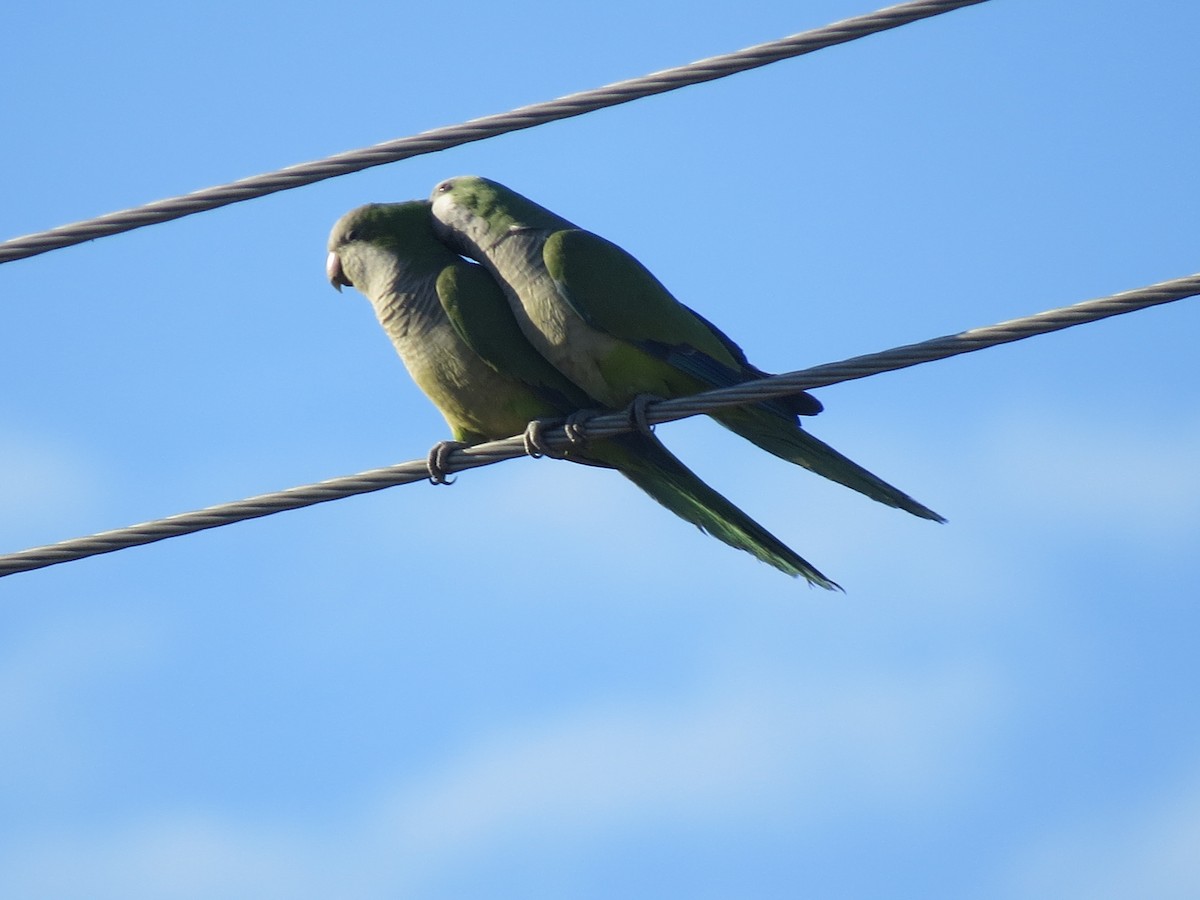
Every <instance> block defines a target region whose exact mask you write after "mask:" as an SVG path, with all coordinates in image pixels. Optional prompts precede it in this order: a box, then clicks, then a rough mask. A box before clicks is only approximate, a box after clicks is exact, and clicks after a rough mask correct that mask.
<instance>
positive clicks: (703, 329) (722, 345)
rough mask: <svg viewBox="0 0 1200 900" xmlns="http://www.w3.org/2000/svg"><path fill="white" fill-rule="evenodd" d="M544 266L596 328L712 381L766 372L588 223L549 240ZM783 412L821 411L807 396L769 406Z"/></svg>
mask: <svg viewBox="0 0 1200 900" xmlns="http://www.w3.org/2000/svg"><path fill="white" fill-rule="evenodd" d="M542 254H543V259H544V261H545V263H546V270H547V271H548V272H549V273H550V277H551V278H553V279H554V281H555V283H556V286H557V287H558V292H559V295H560V296H561V297H562V299H563V301H564V302H566V303H567V304H568V305H569V306H570V307H571V308H572V309H573V310H575V312H576V313H578V314H579V315H580V316H581V317H582V318H583V319H584V321H586V322H588V324H590V325H591V326H592V327H593V328H596V329H599V330H600V331H603V332H606V333H607V334H609V335H611V336H612V337H615V338H620V339H621V340H624V341H628V342H629V343H631V344H634V345H635V346H637V347H639V348H641V349H642V350H644V351H646V352H647V353H649V354H651V355H652V356H654V357H656V358H658V359H661V360H663V361H664V362H666V363H668V364H670V365H671V366H673V367H674V368H676V369H677V370H679V371H680V372H683V373H685V374H687V375H690V376H692V377H693V378H696V379H698V380H699V381H700V382H702V383H703V384H704V385H707V386H709V387H714V388H715V387H727V386H729V385H732V384H740V383H742V382H744V381H749V380H753V379H758V378H763V377H765V376H766V374H767V373H765V372H763V371H762V370H761V369H758V368H756V367H755V366H753V365H751V364H750V362H749V360H747V359H746V354H745V353H744V352H743V351H742V348H741V347H739V346H738V345H737V344H735V343H734V342H733V341H732V340H731V339H730V338H729V336H728V335H726V334H725V333H724V332H723V331H721V329H719V328H717V327H716V326H715V325H713V324H712V323H711V322H709V321H708V320H707V319H705V318H704V317H703V316H701V315H700V314H699V313H697V312H695V311H694V310H692V309H689V308H688V307H687V306H685V305H684V304H682V303H680V302H679V301H678V300H676V299H675V298H674V297H673V296H672V295H671V292H670V291H668V290H667V289H666V288H665V287H664V286H663V284H662V282H660V281H659V280H658V279H657V278H655V277H654V274H653V273H652V272H650V270H649V269H647V268H646V267H645V266H643V265H642V264H641V263H640V262H638V261H637V259H635V258H634V257H633V256H631V255H630V254H629V253H628V252H627V251H625V250H623V249H622V248H621V247H618V246H617V245H616V244H614V243H612V242H611V241H607V240H605V239H604V238H602V237H600V236H599V235H595V234H592V233H591V232H590V231H583V230H582V229H571V230H564V231H558V232H555V233H554V234H552V235H550V237H549V238H547V239H546V242H545V245H544V248H543V251H542ZM764 405H771V406H775V407H777V408H778V410H777V411H778V412H780V413H782V414H784V415H796V414H800V415H816V414H817V413H818V412H820V411H821V403H820V401H818V400H817V399H816V398H815V397H812V396H810V395H808V394H798V395H796V396H795V397H789V398H785V399H783V400H779V401H774V402H772V403H770V404H764Z"/></svg>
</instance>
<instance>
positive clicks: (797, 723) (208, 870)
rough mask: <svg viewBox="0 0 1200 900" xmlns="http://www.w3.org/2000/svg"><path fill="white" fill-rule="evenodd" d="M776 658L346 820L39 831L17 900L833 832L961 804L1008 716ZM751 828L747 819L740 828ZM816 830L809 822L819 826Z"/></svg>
mask: <svg viewBox="0 0 1200 900" xmlns="http://www.w3.org/2000/svg"><path fill="white" fill-rule="evenodd" d="M779 674H780V673H778V672H775V673H772V672H769V671H761V672H756V673H750V674H742V675H740V676H733V677H731V678H728V679H724V680H721V679H719V680H718V685H717V686H715V687H714V688H712V689H706V690H701V691H699V692H695V693H692V694H691V695H689V696H683V697H658V698H655V699H653V700H650V699H646V698H638V699H609V700H607V701H603V702H599V703H597V704H595V705H593V706H590V707H588V708H583V709H574V710H572V711H570V712H569V713H567V714H566V715H563V716H561V717H559V718H551V719H547V720H543V721H540V722H533V723H530V724H528V725H527V726H526V727H523V728H519V729H518V728H509V729H507V730H503V731H498V732H495V733H492V734H490V735H485V736H483V737H482V738H481V739H480V740H478V741H477V742H475V743H474V744H472V745H470V746H467V747H464V748H463V749H462V750H461V752H459V753H458V754H456V755H451V756H449V757H446V758H445V759H444V760H442V761H440V762H439V763H437V764H435V765H434V766H433V767H431V768H430V769H428V770H427V771H425V772H418V773H413V772H405V773H396V774H395V775H394V776H393V778H392V780H391V785H392V786H391V787H390V788H385V787H382V786H381V788H380V789H379V790H378V791H377V792H376V794H375V796H374V799H373V800H371V801H368V802H367V803H366V804H365V805H364V806H363V807H362V808H360V809H359V810H358V811H357V812H355V813H353V814H351V815H350V816H349V817H347V818H346V819H345V820H343V821H341V822H338V823H335V824H333V825H331V823H328V822H326V823H323V824H322V825H321V826H319V827H314V826H313V825H312V823H307V824H296V825H291V824H289V823H286V822H279V821H274V822H262V821H245V820H238V819H236V818H229V817H221V816H210V815H203V814H197V813H195V812H194V811H188V810H159V811H150V812H148V813H147V814H146V815H145V816H144V817H142V818H140V819H139V820H137V821H131V822H127V823H126V824H125V825H123V826H121V825H118V826H117V827H111V826H110V827H106V828H105V829H104V830H103V831H99V832H95V833H90V832H85V831H76V832H74V833H72V834H68V835H58V834H53V835H40V836H31V837H29V838H28V839H26V840H24V841H21V842H20V843H19V845H14V846H10V847H9V848H8V849H7V851H6V852H5V853H4V854H3V855H2V856H0V888H3V889H4V892H5V893H6V894H7V895H9V896H31V895H32V894H31V893H30V892H31V891H33V890H34V889H35V888H36V892H37V895H38V896H41V897H47V898H57V897H62V898H67V897H76V896H84V895H86V896H89V897H93V898H101V900H103V898H107V897H121V898H124V900H137V898H142V897H146V898H150V897H154V898H181V900H182V898H192V897H197V898H199V897H211V896H221V897H225V898H239V897H261V896H272V897H309V896H331V895H333V894H330V893H328V892H329V891H333V892H334V894H340V895H345V894H346V893H348V892H349V888H348V887H347V886H348V885H349V886H352V888H353V890H352V893H353V895H355V896H360V897H383V896H421V895H422V892H423V891H424V890H425V889H426V888H429V887H430V886H431V885H436V884H439V883H441V882H442V881H443V880H444V879H447V878H452V877H453V876H454V875H455V873H456V872H458V871H460V870H462V869H463V867H464V866H469V865H471V864H472V863H473V862H476V861H480V860H486V859H488V858H489V857H491V856H493V855H494V854H495V853H496V852H499V851H501V850H502V849H503V848H504V847H505V846H507V842H509V841H510V840H512V839H513V838H514V836H515V837H516V838H517V839H519V840H520V841H521V844H522V846H529V847H533V846H545V845H546V844H547V843H550V844H553V845H555V846H563V845H568V846H579V847H586V846H588V844H589V842H591V841H593V840H594V839H595V838H597V837H606V836H611V835H615V834H620V833H623V832H625V831H626V830H627V829H630V828H638V827H642V826H652V827H654V828H656V829H660V830H661V829H668V830H669V829H672V828H676V829H681V830H685V831H686V830H689V829H692V828H694V827H696V826H697V825H699V826H700V827H704V828H710V829H721V828H726V827H735V828H736V827H738V826H737V824H736V823H737V822H739V821H746V818H747V817H753V818H756V819H762V818H764V817H765V818H766V819H768V820H769V819H771V818H784V817H785V818H786V820H787V821H789V823H791V825H790V826H789V827H795V824H794V820H795V819H796V817H797V816H800V817H801V818H802V819H806V820H807V821H808V825H809V827H811V828H813V829H818V828H820V827H822V825H823V824H825V823H827V822H829V821H831V820H838V819H840V818H841V817H843V816H847V815H855V814H856V813H861V811H862V810H863V809H865V808H874V807H879V806H881V805H882V806H883V807H885V808H897V807H899V808H905V809H910V810H914V811H915V810H916V809H917V808H926V807H928V805H929V804H930V802H931V797H934V798H940V800H941V801H948V802H954V800H955V799H957V798H959V797H960V796H961V794H962V792H963V791H964V790H966V789H968V785H969V784H970V782H971V779H972V773H971V772H969V771H966V770H964V769H963V768H962V761H963V760H967V759H970V758H972V756H973V754H972V753H971V752H968V751H969V749H970V747H972V746H976V745H980V744H981V743H983V742H985V741H986V740H988V737H989V735H990V734H991V733H992V732H993V730H994V729H995V728H996V727H997V726H998V720H999V719H1002V718H1003V717H1004V715H1005V709H1006V701H1005V698H1004V691H1003V690H1002V689H1001V688H1000V686H999V685H998V683H997V682H996V680H995V679H994V678H993V677H992V675H991V674H990V673H989V672H987V671H985V670H983V669H981V668H979V667H974V666H952V667H950V668H949V669H947V670H941V671H929V672H926V673H923V674H919V675H914V676H912V677H910V678H908V679H903V678H901V679H896V678H894V677H893V678H889V679H888V680H886V681H883V680H880V681H876V680H871V679H867V678H859V679H855V680H850V681H843V682H841V683H837V682H832V683H828V684H823V685H820V686H819V687H817V686H814V685H812V684H807V683H803V682H799V681H796V680H790V679H786V678H785V679H783V680H781V679H780V678H779ZM731 823H732V825H731ZM801 827H803V823H801Z"/></svg>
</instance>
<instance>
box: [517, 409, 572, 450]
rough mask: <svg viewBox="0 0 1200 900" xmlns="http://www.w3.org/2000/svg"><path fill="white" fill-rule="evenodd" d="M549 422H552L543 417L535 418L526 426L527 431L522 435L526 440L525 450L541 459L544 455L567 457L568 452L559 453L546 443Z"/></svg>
mask: <svg viewBox="0 0 1200 900" xmlns="http://www.w3.org/2000/svg"><path fill="white" fill-rule="evenodd" d="M547 424H550V423H547V422H545V421H543V420H542V419H534V420H533V421H532V422H530V423H529V424H528V425H526V426H525V433H524V434H523V435H522V436H521V437H522V440H524V441H525V452H526V453H527V454H529V455H530V456H531V457H533V458H534V459H541V458H542V457H543V456H548V457H550V458H551V459H566V454H563V453H559V452H558V451H557V450H555V449H554V448H553V447H551V446H550V445H549V444H547V443H546V435H545V428H546V425H547Z"/></svg>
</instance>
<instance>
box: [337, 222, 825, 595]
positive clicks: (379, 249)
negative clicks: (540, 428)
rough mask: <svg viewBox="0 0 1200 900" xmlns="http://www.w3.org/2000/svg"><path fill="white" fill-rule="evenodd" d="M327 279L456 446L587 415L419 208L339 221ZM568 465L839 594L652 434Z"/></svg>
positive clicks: (603, 447)
mask: <svg viewBox="0 0 1200 900" xmlns="http://www.w3.org/2000/svg"><path fill="white" fill-rule="evenodd" d="M326 273H327V274H328V276H329V279H330V281H331V283H332V284H333V285H334V286H335V287H337V288H338V289H339V290H340V289H341V287H342V286H344V285H345V286H353V287H355V288H357V289H358V290H359V291H361V292H362V293H363V294H365V295H366V296H367V297H368V298H369V299H370V301H371V304H372V306H373V307H374V309H375V313H376V316H377V318H378V319H379V323H380V324H381V325H382V326H383V329H384V331H385V332H386V333H387V335H388V337H389V338H391V341H392V344H393V346H394V347H395V348H396V351H397V352H398V353H399V355H400V357H401V359H402V360H403V361H404V364H405V366H406V367H407V368H408V371H409V374H410V375H412V378H413V380H414V381H415V382H416V383H417V385H418V387H420V388H421V390H422V391H424V392H425V394H426V395H427V396H428V397H429V399H430V400H432V401H433V403H434V405H435V406H437V408H438V409H439V410H440V411H441V413H442V415H443V416H444V417H445V419H446V421H447V423H448V424H449V425H450V430H451V433H452V434H453V436H454V439H455V441H456V442H459V443H461V444H476V443H480V442H482V441H487V440H498V439H501V438H506V437H510V436H512V435H516V434H520V433H522V432H523V431H524V430H525V428H526V426H527V425H528V423H529V422H530V421H532V420H536V419H557V418H561V417H563V416H565V415H567V414H569V413H572V412H575V411H576V410H579V409H582V408H584V407H588V406H594V405H595V401H594V400H593V399H592V398H590V397H589V396H587V394H586V393H585V392H583V391H581V390H580V389H579V388H578V387H576V386H575V385H574V384H572V383H571V382H570V381H568V380H567V379H566V378H564V377H563V376H562V375H561V374H560V373H559V372H558V371H557V370H556V369H555V368H554V367H553V366H551V365H550V364H549V363H548V362H546V360H545V359H543V358H542V357H541V356H540V355H539V354H538V353H537V352H536V351H535V350H534V349H533V347H532V346H531V345H530V344H529V342H528V341H527V340H526V339H525V337H524V336H523V335H522V334H521V331H520V329H519V327H518V326H517V322H516V319H515V318H514V317H513V314H512V311H511V310H510V308H509V305H508V302H507V301H506V300H505V297H504V294H503V293H502V292H501V290H500V287H499V286H498V285H497V284H496V282H495V281H494V280H493V279H492V277H491V276H490V275H489V274H488V273H487V271H486V270H485V269H484V268H482V267H481V266H478V265H475V264H474V263H470V262H467V261H466V260H464V259H462V258H461V257H460V256H458V255H456V254H455V253H453V252H452V251H451V250H450V249H448V248H447V247H446V246H445V245H444V244H443V243H441V242H440V241H439V240H438V239H437V237H436V235H435V234H434V231H433V219H432V217H431V215H430V204H429V203H427V202H424V201H413V202H408V203H383V204H369V205H367V206H362V207H359V208H358V209H355V210H352V211H351V212H349V213H347V214H346V215H344V216H343V217H342V218H341V219H339V220H338V222H337V224H336V225H334V227H333V231H332V233H331V234H330V237H329V256H328V258H327V263H326ZM435 449H436V448H435ZM436 455H437V454H436V453H435V454H432V455H431V459H432V458H434V457H436ZM567 458H568V459H571V460H573V461H575V462H581V463H586V464H589V465H595V466H602V467H606V468H613V469H617V470H618V471H619V472H620V473H621V474H622V475H624V476H625V477H626V478H628V479H629V480H630V481H632V482H633V483H634V484H636V485H637V486H638V487H640V488H641V489H642V490H643V491H645V492H646V493H647V494H649V495H650V496H651V497H653V498H654V499H655V500H657V501H658V502H659V503H661V504H662V505H663V506H665V507H666V508H667V509H669V510H671V511H672V512H673V513H675V514H676V515H678V516H680V517H681V518H683V519H685V520H686V521H688V522H691V523H692V524H694V525H696V526H698V527H699V528H700V529H701V530H702V531H705V532H707V533H709V534H711V535H713V536H714V537H716V538H718V539H719V540H721V541H724V542H725V543H726V544H729V545H730V546H733V547H737V548H738V549H740V550H745V551H746V552H748V553H751V554H753V555H754V556H756V557H757V558H758V559H760V560H762V561H763V562H766V563H769V564H770V565H772V566H774V567H775V568H777V569H779V570H781V571H783V572H786V573H787V574H789V575H793V576H796V575H798V576H802V577H804V578H805V579H807V580H808V581H809V582H810V583H812V584H815V585H817V586H819V587H823V588H836V587H837V585H836V584H835V583H834V582H832V581H830V580H829V579H828V578H826V577H825V576H824V575H822V574H821V573H820V572H819V571H818V570H817V569H816V568H814V567H813V566H812V565H811V564H809V563H808V562H806V561H805V560H804V559H802V558H801V557H800V556H799V555H797V554H796V553H795V552H794V551H793V550H791V549H790V548H789V547H787V546H786V545H785V544H784V543H783V542H782V541H780V540H779V539H778V538H776V537H775V536H774V535H772V534H771V533H770V532H768V531H767V530H766V529H764V528H763V527H762V526H761V525H759V524H758V523H757V522H755V521H754V520H753V519H751V518H750V517H749V516H747V515H746V514H745V513H744V512H742V511H741V510H740V509H738V508H737V507H736V506H734V505H733V504H732V503H730V502H729V501H728V500H726V499H725V498H724V497H723V496H721V495H720V494H719V493H717V492H716V491H714V490H713V489H712V488H711V487H709V486H708V485H707V484H705V483H704V482H703V481H701V480H700V478H698V477H697V476H696V475H695V474H694V473H693V472H691V471H690V470H689V469H688V468H687V467H686V466H684V465H683V463H681V462H680V461H679V460H678V459H676V458H675V457H674V456H673V455H672V454H671V453H670V452H669V451H668V450H667V449H666V448H665V447H663V446H662V444H661V443H660V442H659V441H658V440H657V439H656V438H654V437H653V436H651V435H650V434H645V433H640V432H638V433H631V434H623V435H616V436H614V437H610V438H605V439H603V440H597V441H592V442H589V443H588V444H587V445H586V447H582V448H579V449H572V450H570V451H569V452H568V454H567Z"/></svg>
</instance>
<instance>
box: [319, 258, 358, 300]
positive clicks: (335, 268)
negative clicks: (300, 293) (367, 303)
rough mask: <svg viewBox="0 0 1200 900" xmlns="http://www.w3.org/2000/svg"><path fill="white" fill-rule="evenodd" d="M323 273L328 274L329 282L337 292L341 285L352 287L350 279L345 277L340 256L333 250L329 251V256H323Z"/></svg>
mask: <svg viewBox="0 0 1200 900" xmlns="http://www.w3.org/2000/svg"><path fill="white" fill-rule="evenodd" d="M325 274H326V275H328V276H329V283H330V284H332V285H333V286H334V287H335V288H337V289H338V291H339V292H341V290H342V287H343V286H345V287H354V285H353V284H352V283H351V282H350V279H349V278H347V277H346V273H345V272H343V271H342V258H341V257H340V256H338V255H337V252H336V251H334V250H331V251H329V256H327V257H326V258H325Z"/></svg>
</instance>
